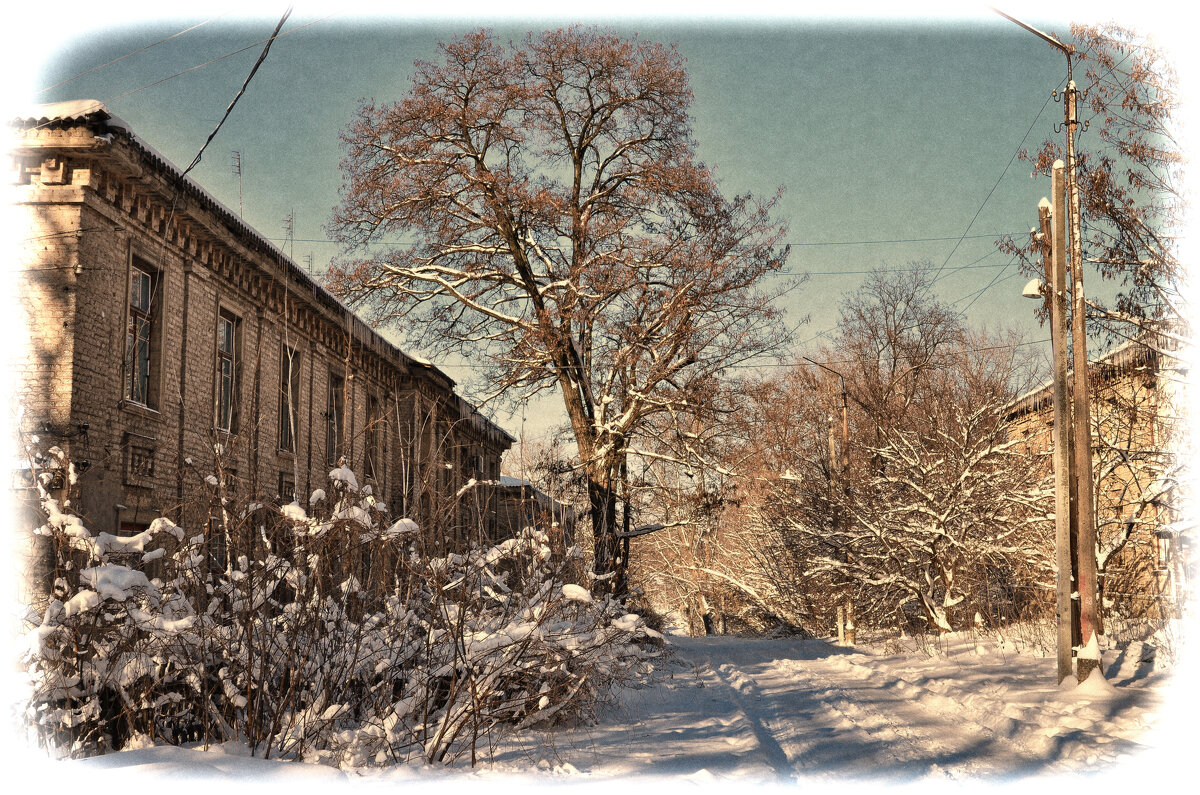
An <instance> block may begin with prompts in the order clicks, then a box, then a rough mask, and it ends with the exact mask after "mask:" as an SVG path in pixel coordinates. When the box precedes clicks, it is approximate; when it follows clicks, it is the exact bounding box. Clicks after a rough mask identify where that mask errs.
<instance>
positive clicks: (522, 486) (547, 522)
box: [494, 475, 577, 545]
mask: <svg viewBox="0 0 1200 795" xmlns="http://www.w3.org/2000/svg"><path fill="white" fill-rule="evenodd" d="M494 504H495V506H496V525H497V527H498V528H500V531H501V533H505V534H508V535H511V534H512V533H514V532H515V531H517V530H519V529H521V528H522V527H547V526H549V527H557V528H559V531H560V532H561V533H562V536H563V541H564V542H565V543H566V544H567V545H570V544H571V543H573V541H574V538H575V522H576V518H577V517H576V512H575V508H574V507H573V506H571V505H568V504H566V503H562V502H559V501H558V500H556V499H554V498H553V497H551V496H549V495H548V494H546V493H544V492H542V491H540V490H539V489H538V488H537V487H536V486H534V485H533V484H532V483H530V482H529V481H528V480H522V479H520V478H513V477H509V476H507V475H501V476H500V481H499V486H497V487H496V489H495V502H494Z"/></svg>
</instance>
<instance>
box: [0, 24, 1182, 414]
mask: <svg viewBox="0 0 1200 795" xmlns="http://www.w3.org/2000/svg"><path fill="white" fill-rule="evenodd" d="M25 5H27V6H29V8H27V9H26V10H25V12H24V13H25V14H26V15H28V21H26V22H25V23H24V26H23V27H22V28H14V29H23V30H26V31H27V33H26V35H25V36H24V39H25V46H24V56H23V60H22V61H21V62H20V64H19V68H18V69H16V70H6V73H7V74H8V76H9V78H8V80H9V85H8V87H7V88H8V90H9V92H10V93H12V94H15V95H16V98H17V99H19V100H23V101H27V102H51V101H59V100H67V99H81V98H88V99H97V100H100V101H102V102H104V103H105V104H106V105H107V106H108V108H109V110H110V111H111V112H112V113H114V114H115V115H117V116H119V117H121V118H122V119H123V120H125V121H126V122H128V123H129V124H130V125H131V126H132V128H133V130H134V132H135V133H136V134H137V135H139V136H140V137H141V138H142V139H143V140H145V141H146V142H147V143H149V144H150V145H151V146H153V147H154V148H156V149H157V150H158V151H160V152H161V153H162V154H163V155H165V156H166V157H167V158H168V159H169V160H171V161H172V162H174V163H175V164H177V165H179V166H180V167H183V166H186V165H187V164H188V163H189V162H190V161H191V160H192V158H193V157H194V156H195V155H196V153H197V152H198V151H199V150H200V147H201V146H202V145H203V143H204V141H205V139H206V138H207V137H208V135H209V134H210V133H211V132H212V130H213V128H214V126H215V125H216V124H217V122H218V121H219V120H220V118H221V116H222V114H223V113H224V110H225V108H226V106H227V105H228V104H229V102H230V101H231V100H232V99H233V97H234V95H235V94H236V93H237V91H238V89H239V88H240V87H241V85H242V82H243V81H244V80H245V78H246V76H247V74H248V73H249V71H250V68H251V66H252V65H253V64H254V62H255V60H256V59H257V58H258V56H259V54H260V53H261V51H262V46H263V41H264V40H265V39H266V38H267V37H268V36H269V34H270V32H271V30H272V29H273V27H274V25H275V23H276V22H277V21H278V18H279V17H280V16H281V15H282V13H283V11H284V9H285V7H286V6H285V4H283V3H279V4H277V6H276V5H275V4H264V3H253V4H250V5H249V6H247V5H246V4H241V5H237V6H230V7H232V8H235V9H241V10H240V11H233V12H228V13H223V12H225V11H226V9H225V8H222V6H221V5H220V4H216V5H208V4H206V5H204V6H203V7H202V9H201V10H200V11H198V12H193V11H188V12H187V13H177V12H171V13H170V15H167V14H166V13H165V12H164V11H163V10H162V9H160V8H158V7H147V6H141V7H140V8H141V11H140V13H139V14H138V15H137V16H136V17H134V16H132V15H129V14H127V15H124V16H122V15H120V14H118V15H117V16H113V15H112V6H111V5H94V4H80V5H79V7H78V9H76V11H77V13H75V14H66V15H60V16H55V18H54V19H53V21H51V20H50V19H49V18H42V17H41V16H39V15H38V13H37V12H38V9H37V8H36V7H35V6H36V4H25ZM729 5H732V4H726V7H724V8H723V9H722V10H721V11H720V12H718V13H719V14H723V16H718V15H714V14H713V13H711V12H709V10H708V9H707V8H706V7H705V6H704V5H703V4H701V5H698V6H697V5H695V4H688V5H683V4H677V5H671V4H668V5H667V6H665V8H666V9H667V10H666V11H665V13H664V14H661V15H659V16H652V17H648V16H644V15H639V13H638V11H637V10H636V9H637V8H638V6H637V5H636V4H631V3H617V4H615V5H613V4H608V5H606V8H610V9H613V10H614V11H613V13H612V16H607V17H606V16H596V15H595V14H594V12H593V16H591V17H575V18H572V17H566V16H563V15H562V14H561V12H556V11H545V10H544V8H545V7H534V8H533V9H532V10H530V11H528V13H527V14H525V15H522V16H508V17H495V16H494V12H492V11H490V10H488V9H490V8H494V4H493V5H490V6H489V5H484V4H475V5H474V6H470V5H468V6H462V5H459V4H456V5H455V6H454V7H455V8H473V9H474V10H476V11H477V13H475V14H474V15H468V14H466V13H461V14H460V15H458V16H455V17H449V18H448V17H441V18H431V17H428V16H427V17H426V18H420V17H415V16H402V15H400V14H399V13H396V12H388V13H383V12H379V11H377V10H373V9H372V7H370V6H356V5H355V4H353V3H347V4H339V5H332V4H316V5H314V4H303V3H301V4H297V5H296V7H295V9H294V11H293V13H292V15H291V17H290V18H289V20H288V22H287V23H286V25H285V26H284V29H283V33H284V35H283V36H281V37H280V38H279V39H278V40H277V41H276V42H275V44H274V45H273V47H272V49H271V52H270V55H269V56H268V58H267V60H266V62H265V63H264V64H263V66H262V67H261V68H260V69H259V71H258V73H257V75H256V76H255V78H254V80H253V81H252V83H251V84H250V87H249V89H248V91H247V92H246V94H245V96H243V97H242V98H241V100H240V101H239V103H238V105H237V107H236V108H235V109H234V111H233V113H232V115H231V116H230V118H229V120H228V121H227V122H226V123H225V125H224V126H223V128H222V129H221V132H220V133H219V134H218V136H217V137H216V139H215V140H214V141H213V143H212V144H211V145H210V146H209V147H208V149H207V150H206V152H205V154H204V159H203V162H202V163H201V164H200V165H199V166H198V167H197V168H196V169H195V170H194V171H193V172H192V174H191V176H192V177H193V178H194V179H195V180H196V181H197V182H198V183H199V184H200V185H201V186H202V187H204V188H205V189H206V190H208V191H209V192H210V193H211V194H213V195H214V196H215V197H216V198H217V199H218V200H220V201H222V202H223V203H224V204H225V205H226V206H227V207H229V208H230V209H232V210H233V211H235V212H237V211H239V208H244V210H243V212H244V216H245V219H246V220H247V222H249V223H250V224H251V225H252V226H253V227H255V228H256V229H258V230H259V231H260V232H261V233H263V234H264V235H265V236H267V237H269V238H272V239H275V240H276V241H277V243H278V244H280V245H283V240H282V238H283V237H284V231H283V230H284V219H285V218H286V217H287V216H289V214H294V235H295V242H294V244H292V245H290V246H288V247H287V249H288V250H291V251H292V252H293V253H294V259H295V260H296V261H297V262H298V263H300V264H301V265H306V263H307V260H308V258H309V257H311V260H312V264H313V267H314V270H315V271H316V272H317V273H318V274H319V273H320V272H322V271H323V270H324V268H325V266H326V264H327V263H328V262H329V260H330V259H331V258H332V257H334V256H335V255H336V253H337V247H336V246H335V245H334V244H332V243H331V242H329V241H328V240H327V239H326V236H325V233H324V225H325V224H326V222H327V220H328V218H329V215H330V211H331V209H332V207H333V206H334V205H335V204H336V203H337V200H338V195H337V191H338V187H339V185H340V175H339V170H338V162H339V159H340V156H341V152H340V148H339V141H338V133H339V131H340V130H341V129H342V128H343V127H344V126H345V125H346V124H347V123H348V122H349V120H350V119H351V116H352V114H353V113H354V111H355V108H356V107H357V105H358V102H359V100H360V99H361V98H374V99H375V100H377V101H380V102H386V101H391V100H398V99H400V98H401V97H402V96H403V95H404V94H405V92H406V90H407V88H408V85H409V81H410V78H411V75H412V67H413V61H414V60H415V59H418V58H433V57H436V45H437V43H438V42H439V41H443V40H446V39H449V38H451V37H453V36H454V35H456V34H459V33H463V32H466V31H469V30H471V29H474V28H476V27H479V26H481V25H482V26H487V27H491V28H493V29H494V30H495V31H496V32H497V33H498V34H500V35H501V36H502V37H504V38H512V39H519V38H520V37H521V36H522V35H523V34H524V32H525V31H527V30H530V29H536V28H544V27H550V26H555V27H557V26H561V25H563V24H567V23H570V22H574V21H579V20H581V19H582V20H583V21H587V22H598V23H601V24H605V25H609V26H611V27H612V28H613V29H614V30H616V31H617V32H619V33H622V34H633V33H637V34H638V35H640V36H641V37H643V38H648V39H653V40H657V41H663V42H673V43H677V45H678V47H679V50H680V52H681V53H682V54H683V55H684V57H686V58H687V61H688V67H689V71H690V74H691V78H692V85H693V89H694V92H695V104H694V106H693V117H694V123H695V135H696V138H697V139H698V141H699V146H700V154H701V157H702V158H703V159H704V160H705V161H706V162H707V163H709V164H710V165H712V166H714V167H715V168H716V171H717V174H718V176H719V177H720V178H721V180H722V182H723V184H724V186H725V187H726V189H727V191H728V192H744V191H750V192H754V193H757V194H772V193H774V191H775V190H776V188H778V187H779V186H783V187H784V188H785V189H786V194H785V198H784V200H783V202H782V203H781V204H780V205H779V213H778V214H779V217H780V218H781V219H783V220H785V221H786V222H787V223H788V225H789V228H790V233H789V237H788V240H789V242H790V243H791V244H792V246H793V249H792V256H791V259H790V264H789V271H791V272H792V273H796V274H799V273H808V274H810V275H809V280H808V282H807V283H806V284H805V285H803V286H802V287H801V288H799V290H798V291H796V292H795V293H794V294H793V295H792V297H791V299H790V301H789V312H790V314H791V318H792V320H793V321H794V322H796V323H799V322H800V320H801V319H802V318H804V317H807V318H808V322H807V324H806V325H804V326H803V327H801V328H800V330H799V332H798V339H799V340H801V341H802V343H803V344H802V345H801V347H800V349H799V352H811V351H812V350H814V349H815V347H816V346H818V345H819V344H820V343H821V341H822V340H821V337H820V334H821V333H822V332H825V331H827V330H829V329H830V328H831V327H832V326H833V325H834V324H835V323H836V320H837V307H838V304H839V303H840V301H841V299H842V297H843V296H844V295H845V294H846V293H847V292H849V291H853V290H854V289H855V288H856V287H857V286H858V285H859V283H860V282H861V280H862V278H863V273H864V272H865V271H869V270H870V269H872V268H875V267H880V266H884V267H903V266H904V265H905V264H906V263H908V262H909V261H913V260H928V261H930V262H931V263H932V264H933V266H934V268H935V269H939V270H940V273H941V276H940V278H939V280H938V282H937V291H938V294H939V296H940V297H941V298H942V299H944V300H945V301H947V302H949V303H951V304H952V305H953V306H954V307H955V308H956V309H958V310H960V311H961V312H962V313H963V316H964V318H966V319H967V320H968V322H970V323H971V324H973V325H979V326H983V325H986V326H988V327H992V328H994V327H997V326H1000V325H1016V326H1018V327H1019V328H1021V329H1022V330H1024V331H1025V332H1026V333H1027V338H1028V339H1030V340H1039V339H1044V338H1046V337H1048V333H1047V332H1046V331H1045V330H1043V329H1041V328H1040V327H1038V325H1037V324H1036V322H1035V321H1034V318H1033V313H1034V310H1035V308H1036V306H1035V304H1034V302H1032V301H1028V300H1024V299H1022V298H1021V297H1020V290H1021V287H1022V285H1023V283H1024V281H1025V280H1024V279H1023V278H1022V277H1021V276H1020V275H1019V274H1017V269H1016V266H1015V264H1014V263H1012V262H1011V261H1010V260H1009V258H1008V257H1006V256H1005V255H1004V254H1002V253H1000V252H999V251H998V250H997V248H996V246H995V240H996V239H997V238H998V237H999V236H1000V235H1002V234H1006V233H1015V234H1022V233H1024V232H1027V231H1028V229H1029V228H1030V227H1031V226H1032V225H1033V224H1034V222H1035V221H1036V217H1037V216H1036V205H1037V202H1038V200H1039V199H1040V198H1041V197H1042V196H1044V195H1046V194H1047V193H1048V192H1049V185H1048V181H1047V180H1044V179H1043V180H1034V179H1031V176H1030V173H1029V167H1028V165H1027V164H1025V163H1022V162H1021V161H1020V160H1017V159H1015V157H1014V156H1015V153H1016V152H1017V150H1018V149H1019V148H1021V147H1023V146H1024V147H1029V148H1036V147H1037V146H1038V144H1040V142H1041V141H1043V140H1044V139H1046V138H1048V137H1052V136H1055V132H1054V125H1055V124H1057V123H1060V122H1061V121H1062V106H1061V104H1059V103H1056V102H1053V101H1049V102H1048V100H1049V97H1050V92H1051V91H1052V90H1054V89H1056V88H1060V87H1061V85H1062V82H1063V81H1064V78H1065V59H1064V58H1063V57H1062V55H1060V54H1058V53H1057V52H1055V51H1054V50H1052V49H1051V48H1050V47H1049V46H1048V45H1046V44H1044V43H1043V42H1041V41H1039V40H1038V39H1037V38H1036V37H1034V36H1033V35H1032V34H1030V33H1028V32H1026V31H1023V30H1021V29H1019V28H1018V27H1016V26H1015V25H1013V24H1012V23H1010V22H1008V21H1006V20H1003V19H1001V18H1000V17H999V16H997V15H996V14H994V13H992V12H991V11H990V10H988V8H987V7H986V6H984V5H972V4H959V5H957V6H947V5H934V6H930V5H928V4H917V5H915V6H914V5H908V6H904V8H906V9H909V11H907V12H906V15H904V16H898V15H897V14H896V13H895V12H894V11H891V12H885V11H881V10H880V8H881V7H879V6H871V5H868V6H856V5H854V4H850V5H848V6H846V9H847V11H846V16H842V17H826V18H818V17H811V16H796V15H794V13H793V15H791V16H784V15H781V14H780V13H779V12H778V10H777V9H776V8H773V7H771V6H769V5H767V6H759V5H755V4H753V3H750V4H738V5H739V6H740V7H741V8H743V9H745V11H744V13H742V14H741V15H740V16H733V15H732V12H731V10H730V9H729V8H728V6H729ZM57 7H59V6H58V5H57V4H56V8H57ZM507 7H508V8H509V9H510V12H509V13H510V14H515V13H517V12H515V11H512V10H511V9H513V8H514V7H513V6H512V5H509V6H507ZM518 7H522V8H523V6H519V4H518ZM1002 7H1003V8H1004V9H1005V10H1006V11H1008V12H1010V13H1013V14H1015V15H1018V16H1021V17H1022V18H1023V19H1025V21H1027V22H1028V23H1030V24H1032V25H1034V26H1036V27H1038V28H1040V29H1042V30H1045V31H1047V32H1054V33H1057V34H1058V35H1059V36H1060V37H1063V38H1065V37H1066V35H1067V33H1068V30H1067V29H1068V24H1069V22H1070V21H1072V20H1080V21H1103V20H1105V19H1108V18H1111V12H1112V11H1113V7H1112V6H1111V5H1105V4H1100V5H1096V4H1088V5H1076V6H1068V5H1061V4H1060V5H1056V4H1053V3H1050V4H1046V3H1042V4H1038V5H1036V6H1033V5H1031V4H1029V3H1015V4H1012V5H1002ZM247 8H250V9H252V13H247V12H246V9H247ZM376 8H377V7H376ZM552 8H559V9H561V8H563V5H561V4H558V5H555V6H552ZM1126 8H1128V9H1137V10H1136V11H1131V12H1130V13H1132V14H1133V16H1132V17H1129V18H1124V19H1122V21H1123V22H1125V23H1126V24H1128V25H1130V26H1132V27H1135V28H1137V27H1139V21H1144V22H1145V23H1146V24H1147V25H1149V26H1150V27H1151V29H1156V30H1160V31H1162V30H1164V27H1163V24H1164V23H1163V19H1164V18H1163V16H1162V14H1161V13H1157V9H1158V8H1159V4H1157V3H1150V4H1148V5H1147V4H1138V5H1133V4H1130V5H1127V6H1126ZM479 9H482V10H479ZM424 13H425V14H426V15H428V14H431V13H434V12H432V11H425V12H424ZM839 13H841V12H839ZM194 25H200V27H196V28H195V29H193V30H190V31H188V32H186V33H181V31H184V30H185V29H187V28H189V27H191V26H194ZM174 34H180V35H177V36H175V35H174ZM171 36H174V38H170V39H168V40H166V41H163V40H164V39H167V37H171ZM151 45H153V46H151ZM147 47H149V49H143V48H147ZM139 50H141V51H140V52H139ZM121 56H128V57H125V58H123V59H122V60H120V61H118V62H116V63H111V64H109V62H111V61H113V60H114V59H117V58H120V57H121ZM106 64H109V65H107V66H105V65H106ZM98 67H103V68H98ZM88 70H94V71H90V72H89V71H88ZM81 73H86V74H82V76H77V75H81ZM70 78H74V79H70ZM64 81H66V82H64ZM234 150H237V151H240V152H241V157H242V172H243V176H242V179H241V181H240V184H239V181H238V179H237V178H236V177H235V176H234V175H233V169H232V159H231V153H232V152H233V151H234ZM1096 289H1099V285H1097V287H1096ZM418 352H419V351H418ZM446 369H447V372H448V373H449V374H450V375H451V376H452V377H455V378H457V379H459V380H460V381H468V380H469V370H468V369H467V368H465V367H463V366H461V365H457V364H448V365H447V367H446ZM497 419H498V420H500V421H501V423H502V424H505V425H506V426H507V427H509V428H510V430H514V431H515V430H518V428H517V427H515V424H514V422H511V421H507V419H506V418H505V417H504V416H503V415H501V416H499V417H497ZM516 422H517V423H519V420H517V421H516ZM544 422H545V421H544V420H543V421H541V422H540V423H539V425H544Z"/></svg>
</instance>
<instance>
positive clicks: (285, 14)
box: [179, 6, 292, 181]
mask: <svg viewBox="0 0 1200 795" xmlns="http://www.w3.org/2000/svg"><path fill="white" fill-rule="evenodd" d="M291 15H292V7H291V6H288V7H287V10H286V11H284V12H283V16H282V17H280V19H279V24H278V25H276V26H275V32H274V33H272V34H271V38H269V39H267V44H266V46H265V47H263V51H262V55H260V56H258V60H257V61H255V62H254V66H253V67H251V69H250V74H248V75H246V81H245V82H244V83H242V88H241V90H239V91H238V92H237V95H236V96H235V97H234V98H233V101H232V102H230V103H229V107H227V108H225V115H224V116H222V117H221V120H220V121H219V122H217V126H216V127H214V128H213V131H212V132H211V133H209V134H208V140H206V141H205V142H204V145H203V146H201V147H200V151H199V152H197V153H196V157H195V159H194V160H192V162H191V165H189V166H188V167H187V168H185V169H184V170H183V173H182V174H180V175H179V179H180V181H182V180H183V178H184V177H186V176H187V173H188V172H189V171H191V170H192V169H193V168H195V167H196V166H197V165H198V164H199V163H200V158H202V157H203V156H204V150H205V149H207V148H208V145H209V144H210V143H212V139H213V138H216V137H217V133H218V132H219V131H220V129H221V125H223V124H224V123H225V120H226V119H228V118H229V114H230V113H232V112H233V106H234V105H236V104H237V102H238V100H239V99H241V98H242V94H245V93H246V89H247V88H248V87H249V86H250V81H251V80H253V79H254V75H255V74H257V73H258V67H260V66H262V64H263V61H265V60H267V53H269V52H270V51H271V45H272V44H273V43H274V42H275V39H276V38H277V37H278V36H279V31H280V29H281V28H282V27H283V23H284V22H287V18H288V17H290V16H291Z"/></svg>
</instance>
